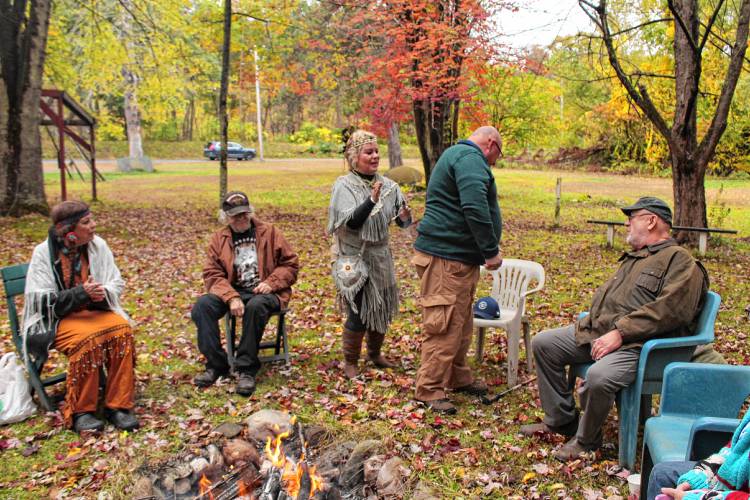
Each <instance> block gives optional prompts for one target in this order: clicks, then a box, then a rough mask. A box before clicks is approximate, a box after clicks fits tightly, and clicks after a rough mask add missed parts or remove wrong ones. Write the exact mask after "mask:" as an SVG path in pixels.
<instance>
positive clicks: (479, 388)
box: [453, 380, 489, 396]
mask: <svg viewBox="0 0 750 500" xmlns="http://www.w3.org/2000/svg"><path fill="white" fill-rule="evenodd" d="M453 390H454V391H456V392H462V393H464V394H471V395H472V396H484V395H485V394H487V391H488V390H489V389H488V388H487V384H485V383H484V382H482V381H478V380H475V381H474V382H472V383H470V384H468V385H465V386H463V387H456V388H455V389H453Z"/></svg>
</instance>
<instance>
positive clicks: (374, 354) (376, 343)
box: [367, 330, 396, 368]
mask: <svg viewBox="0 0 750 500" xmlns="http://www.w3.org/2000/svg"><path fill="white" fill-rule="evenodd" d="M384 340H385V334H384V333H378V332H373V331H369V330H368V331H367V358H368V359H369V360H370V361H372V364H374V365H375V366H377V367H378V368H395V367H396V365H395V364H394V363H391V362H390V361H388V360H387V359H385V357H384V356H383V355H382V354H381V353H380V350H381V349H382V347H383V341H384Z"/></svg>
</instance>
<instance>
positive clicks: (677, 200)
mask: <svg viewBox="0 0 750 500" xmlns="http://www.w3.org/2000/svg"><path fill="white" fill-rule="evenodd" d="M672 165H673V168H672V190H673V194H674V206H675V213H674V220H673V224H674V225H675V226H685V227H708V219H707V217H706V190H705V189H704V181H705V177H706V166H705V165H703V166H699V165H697V162H696V161H691V160H689V159H687V158H684V157H679V156H678V155H675V154H672ZM674 165H680V166H681V168H675V167H674ZM695 234H697V233H692V232H686V231H680V232H677V233H676V234H675V238H676V239H677V240H678V241H681V242H687V241H691V242H692V239H691V238H692V237H693V236H694V235H695Z"/></svg>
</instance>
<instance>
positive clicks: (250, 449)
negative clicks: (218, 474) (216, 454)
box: [222, 439, 261, 468]
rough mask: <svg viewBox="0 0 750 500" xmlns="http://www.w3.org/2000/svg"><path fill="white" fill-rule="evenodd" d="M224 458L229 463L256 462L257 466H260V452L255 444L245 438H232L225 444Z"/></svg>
mask: <svg viewBox="0 0 750 500" xmlns="http://www.w3.org/2000/svg"><path fill="white" fill-rule="evenodd" d="M222 454H223V455H224V460H225V461H226V463H227V465H237V464H239V463H240V462H244V463H250V462H252V463H253V464H255V467H256V468H260V461H261V460H260V454H259V453H258V450H256V449H255V446H253V445H252V444H250V443H248V442H247V441H245V440H244V439H232V440H231V441H229V442H227V444H225V445H224V449H223V450H222Z"/></svg>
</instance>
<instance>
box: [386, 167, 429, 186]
mask: <svg viewBox="0 0 750 500" xmlns="http://www.w3.org/2000/svg"><path fill="white" fill-rule="evenodd" d="M383 175H385V176H386V177H388V178H389V179H391V180H393V181H395V182H397V183H398V184H399V185H401V186H414V185H415V184H419V183H420V182H422V173H421V172H420V171H419V170H417V169H415V168H411V167H405V166H401V167H396V168H392V169H390V170H386V172H385V173H384V174H383Z"/></svg>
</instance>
